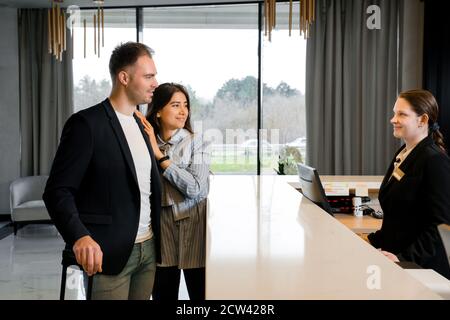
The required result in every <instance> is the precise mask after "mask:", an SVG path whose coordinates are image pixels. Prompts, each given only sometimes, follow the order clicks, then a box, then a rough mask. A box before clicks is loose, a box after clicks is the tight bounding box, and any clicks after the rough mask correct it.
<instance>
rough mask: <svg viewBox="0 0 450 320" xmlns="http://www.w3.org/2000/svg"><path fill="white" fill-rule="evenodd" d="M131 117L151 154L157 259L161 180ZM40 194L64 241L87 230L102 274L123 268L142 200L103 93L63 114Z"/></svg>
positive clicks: (122, 136) (127, 151)
mask: <svg viewBox="0 0 450 320" xmlns="http://www.w3.org/2000/svg"><path fill="white" fill-rule="evenodd" d="M135 118H136V122H137V123H138V125H139V127H140V129H141V132H142V135H143V137H144V140H145V142H146V144H147V147H148V150H149V153H150V157H151V159H152V169H151V196H150V204H151V224H152V230H153V233H154V237H155V240H156V242H155V248H156V255H157V261H158V262H159V261H160V260H161V255H160V212H161V182H160V177H159V173H158V166H157V164H156V161H155V157H154V154H153V151H152V148H151V146H150V142H149V140H148V137H147V134H146V133H145V132H144V130H143V127H142V125H141V122H140V121H139V119H138V118H137V117H136V116H135ZM43 199H44V202H45V205H46V207H47V209H48V212H49V214H50V217H51V218H52V220H53V221H54V223H55V225H56V227H57V229H58V231H59V232H60V233H61V235H62V237H63V238H64V241H65V242H66V244H67V247H70V248H72V246H73V244H74V242H75V241H76V240H78V239H79V238H81V237H83V236H86V235H90V236H91V237H92V238H93V239H94V240H95V241H96V242H97V243H98V244H99V245H100V247H101V249H102V251H103V265H102V269H103V274H106V275H116V274H118V273H120V272H121V271H122V269H123V268H124V266H125V264H126V262H127V261H128V258H129V256H130V254H131V251H132V249H133V245H134V241H135V238H136V234H137V230H138V225H139V217H140V205H141V202H140V191H139V186H138V182H137V177H136V170H135V167H134V163H133V158H132V156H131V151H130V149H129V147H128V143H127V140H126V138H125V134H124V133H123V130H122V127H121V125H120V122H119V120H118V118H117V116H116V114H115V112H114V109H113V107H112V105H111V103H110V102H109V100H108V99H106V100H105V101H103V102H102V103H99V104H97V105H95V106H93V107H91V108H88V109H86V110H82V111H80V112H78V113H76V114H73V115H72V116H71V117H70V118H69V119H68V120H67V122H66V124H65V126H64V129H63V132H62V135H61V141H60V144H59V146H58V150H57V152H56V156H55V159H54V161H53V165H52V168H51V172H50V176H49V178H48V182H47V185H46V187H45V192H44V195H43Z"/></svg>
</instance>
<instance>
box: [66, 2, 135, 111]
mask: <svg viewBox="0 0 450 320" xmlns="http://www.w3.org/2000/svg"><path fill="white" fill-rule="evenodd" d="M94 14H97V10H81V13H80V20H79V22H78V21H77V23H76V25H75V28H74V29H75V34H74V56H73V62H72V63H73V85H74V106H75V107H74V109H75V110H74V111H75V112H76V111H79V110H82V109H85V108H88V107H90V106H92V105H94V104H97V103H99V102H100V101H103V100H104V99H105V98H106V97H107V96H108V95H109V93H110V91H111V77H110V75H109V68H108V64H109V58H110V56H111V53H112V51H113V49H114V48H115V47H116V46H117V45H118V44H120V43H121V42H126V41H136V10H135V9H105V10H104V41H103V44H104V46H102V40H100V56H99V55H98V51H97V52H96V53H94ZM84 20H86V57H84V50H85V44H84V23H83V21H84ZM96 22H97V21H96ZM97 26H98V24H97ZM95 37H96V40H97V41H98V29H97V32H96V34H95ZM100 39H102V31H101V29H100ZM96 50H98V47H97V48H96Z"/></svg>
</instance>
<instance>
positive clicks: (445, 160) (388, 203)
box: [369, 136, 450, 279]
mask: <svg viewBox="0 0 450 320" xmlns="http://www.w3.org/2000/svg"><path fill="white" fill-rule="evenodd" d="M403 148H404V146H403V147H402V148H400V149H399V150H398V151H397V153H396V156H397V154H398V153H399V152H400V151H401V150H403ZM394 161H395V157H394V159H393V160H392V162H391V165H390V166H389V169H388V171H387V173H386V175H385V177H384V180H383V182H382V184H381V187H380V192H379V196H378V199H379V200H380V205H381V208H382V209H383V212H384V218H383V224H382V226H381V229H380V230H378V231H377V232H375V233H372V234H370V235H369V241H370V242H371V243H372V245H373V246H375V247H376V248H381V249H383V250H386V251H389V252H392V253H394V254H396V255H398V257H399V259H400V260H406V261H412V262H415V263H416V264H418V265H420V266H422V267H423V268H431V269H434V270H435V271H437V272H439V273H440V274H442V275H443V276H445V277H447V278H449V279H450V266H449V263H448V259H447V255H446V253H445V248H444V245H443V243H442V240H441V238H440V236H439V233H438V230H437V225H439V224H441V223H446V224H449V222H450V159H449V157H448V156H447V155H446V154H444V153H443V152H441V151H440V150H439V148H438V146H437V145H436V144H435V143H434V141H433V139H432V138H431V136H428V137H426V138H425V139H423V140H422V141H421V142H419V144H417V146H416V147H415V148H414V149H413V150H412V151H411V153H410V154H409V155H408V156H407V157H406V159H405V160H404V161H403V162H402V163H401V164H400V166H399V168H400V170H402V171H403V172H404V176H403V177H402V178H401V180H400V181H398V180H397V179H396V178H395V177H392V178H391V179H390V180H389V178H390V176H391V173H392V170H393V169H394Z"/></svg>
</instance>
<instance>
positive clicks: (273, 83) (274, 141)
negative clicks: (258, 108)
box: [261, 2, 306, 174]
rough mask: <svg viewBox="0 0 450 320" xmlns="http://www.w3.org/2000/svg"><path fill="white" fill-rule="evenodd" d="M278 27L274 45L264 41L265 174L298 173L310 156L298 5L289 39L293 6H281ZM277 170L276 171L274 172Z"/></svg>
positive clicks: (262, 161) (303, 49) (265, 39)
mask: <svg viewBox="0 0 450 320" xmlns="http://www.w3.org/2000/svg"><path fill="white" fill-rule="evenodd" d="M276 10H277V25H276V29H275V30H273V31H272V37H271V40H272V41H271V42H269V40H268V38H267V37H264V39H263V59H262V69H263V70H262V79H263V83H264V86H263V104H262V123H263V129H264V130H262V132H263V135H262V139H267V140H268V141H269V142H270V144H271V149H268V150H266V149H264V148H263V149H262V150H263V153H262V160H261V172H262V173H263V174H274V173H275V170H277V171H284V173H285V174H297V165H296V163H297V162H303V161H304V159H305V155H306V120H305V117H306V115H305V67H306V66H305V62H306V40H305V39H304V37H303V35H302V36H300V35H299V33H300V32H299V28H298V21H299V18H298V10H299V9H298V3H294V5H293V17H292V20H293V23H292V24H293V30H292V34H291V36H290V37H289V24H288V23H289V3H287V2H286V3H277V9H276ZM274 169H275V170H274Z"/></svg>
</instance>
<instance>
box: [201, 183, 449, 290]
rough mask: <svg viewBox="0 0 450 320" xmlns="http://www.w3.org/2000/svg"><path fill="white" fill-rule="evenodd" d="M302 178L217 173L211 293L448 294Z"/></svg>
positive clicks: (210, 235)
mask: <svg viewBox="0 0 450 320" xmlns="http://www.w3.org/2000/svg"><path fill="white" fill-rule="evenodd" d="M296 179H297V178H296V177H295V176H291V177H289V176H288V177H283V176H212V177H211V188H210V195H209V200H208V220H207V253H206V298H207V299H440V298H441V297H440V296H439V295H437V294H435V293H433V292H432V291H430V290H429V289H428V288H426V287H425V286H424V285H422V284H421V283H420V282H419V281H417V280H416V279H414V278H413V277H412V276H411V275H410V274H408V273H407V272H406V271H405V270H403V269H402V268H400V267H399V266H397V265H396V264H395V263H393V262H391V261H389V260H388V259H387V258H386V257H384V256H383V255H382V254H381V253H380V252H378V250H376V249H375V248H373V247H372V246H370V245H369V244H368V243H366V242H364V241H363V240H361V239H360V238H359V237H358V236H357V235H356V234H355V233H354V232H352V230H350V229H349V228H347V227H346V226H345V225H344V224H342V223H340V222H339V221H338V220H337V219H335V218H334V217H332V216H330V215H329V214H327V213H326V212H325V211H323V210H322V209H320V208H319V207H317V206H316V205H315V204H313V203H312V202H311V201H309V200H308V199H306V198H305V197H303V196H302V194H301V193H299V192H298V191H297V190H296V189H295V188H294V186H293V185H292V184H293V183H294V184H295V183H296Z"/></svg>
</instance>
